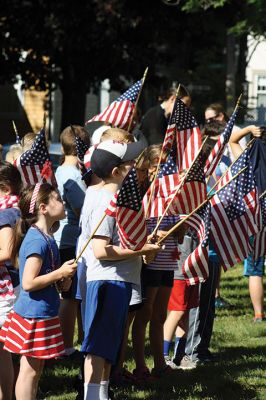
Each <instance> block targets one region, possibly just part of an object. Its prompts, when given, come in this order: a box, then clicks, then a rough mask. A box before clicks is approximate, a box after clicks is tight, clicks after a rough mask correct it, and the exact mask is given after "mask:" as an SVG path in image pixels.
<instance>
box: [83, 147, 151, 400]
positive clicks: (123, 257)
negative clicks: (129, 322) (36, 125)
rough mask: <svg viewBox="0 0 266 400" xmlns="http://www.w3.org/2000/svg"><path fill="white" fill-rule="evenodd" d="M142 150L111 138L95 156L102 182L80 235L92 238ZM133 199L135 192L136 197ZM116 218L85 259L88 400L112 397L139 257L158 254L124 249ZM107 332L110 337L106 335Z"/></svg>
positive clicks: (96, 187)
mask: <svg viewBox="0 0 266 400" xmlns="http://www.w3.org/2000/svg"><path fill="white" fill-rule="evenodd" d="M142 150H143V146H142V145H141V144H140V143H138V142H135V143H120V142H115V141H113V140H107V141H105V142H102V143H100V144H99V145H98V147H97V148H96V149H95V150H94V152H93V154H92V157H91V169H92V172H93V173H94V174H96V175H97V176H98V177H99V178H101V179H102V181H101V182H100V183H99V184H97V185H94V186H91V187H89V188H88V189H87V191H90V201H88V202H87V204H86V211H85V212H86V213H87V223H86V224H85V226H82V230H83V232H82V234H83V235H84V234H85V235H86V236H87V237H90V235H91V233H92V232H93V230H94V228H95V227H96V225H97V224H98V222H99V221H100V220H101V218H102V216H103V214H104V212H105V210H106V208H107V207H108V206H109V204H110V201H111V200H112V198H113V196H114V194H115V193H116V192H117V190H118V189H119V188H120V187H121V185H122V182H123V180H124V178H125V177H126V175H127V173H128V172H129V171H130V169H131V168H132V166H133V164H134V159H135V158H137V157H138V155H139V154H140V153H141V151H142ZM132 195H133V194H132ZM119 244H120V243H119V237H118V233H117V228H116V221H115V218H112V217H109V216H106V217H105V218H104V220H103V222H102V224H101V225H100V226H99V228H98V230H97V232H96V234H95V235H94V238H93V240H92V241H91V242H90V244H89V245H88V247H87V248H86V250H85V252H84V254H83V257H84V262H86V265H87V297H86V312H85V323H84V341H83V344H82V349H81V350H82V351H83V352H84V353H85V354H86V358H85V366H84V372H85V384H84V393H85V396H84V399H90V400H96V399H97V400H98V399H101V400H104V399H108V380H109V374H110V368H111V364H115V361H116V358H117V355H118V351H119V347H120V344H121V341H122V337H123V333H124V327H125V322H126V318H127V313H128V305H129V301H130V297H131V284H137V283H138V282H139V276H138V274H139V270H140V268H139V263H141V257H140V256H141V255H147V254H150V253H153V252H157V251H158V250H159V247H158V246H157V245H152V244H146V245H145V246H144V247H143V248H142V249H141V250H138V251H133V250H129V249H122V248H121V247H120V246H119ZM107 333H108V334H107Z"/></svg>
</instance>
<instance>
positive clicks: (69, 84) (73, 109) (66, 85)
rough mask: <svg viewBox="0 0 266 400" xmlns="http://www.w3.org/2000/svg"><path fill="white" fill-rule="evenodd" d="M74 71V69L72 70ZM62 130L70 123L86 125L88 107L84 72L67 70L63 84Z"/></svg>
mask: <svg viewBox="0 0 266 400" xmlns="http://www.w3.org/2000/svg"><path fill="white" fill-rule="evenodd" d="M72 72H73V71H72ZM61 91H62V117H61V131H62V130H63V129H64V128H65V127H66V126H68V125H69V124H76V125H82V126H83V125H84V123H85V107H86V95H87V90H86V79H85V77H83V74H79V73H78V71H75V73H69V70H67V71H65V73H64V75H63V81H62V84H61Z"/></svg>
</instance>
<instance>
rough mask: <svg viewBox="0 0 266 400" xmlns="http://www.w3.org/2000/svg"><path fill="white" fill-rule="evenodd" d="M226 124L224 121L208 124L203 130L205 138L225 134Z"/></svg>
mask: <svg viewBox="0 0 266 400" xmlns="http://www.w3.org/2000/svg"><path fill="white" fill-rule="evenodd" d="M225 126H226V123H225V122H224V121H217V120H215V119H214V120H212V121H210V122H208V123H206V124H205V125H204V127H203V130H202V135H203V136H218V135H221V133H223V131H224V128H225Z"/></svg>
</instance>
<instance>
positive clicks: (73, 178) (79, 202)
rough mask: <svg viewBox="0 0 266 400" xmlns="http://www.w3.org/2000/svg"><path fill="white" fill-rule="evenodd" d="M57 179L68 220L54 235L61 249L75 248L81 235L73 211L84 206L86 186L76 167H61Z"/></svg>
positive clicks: (64, 221)
mask: <svg viewBox="0 0 266 400" xmlns="http://www.w3.org/2000/svg"><path fill="white" fill-rule="evenodd" d="M55 177H56V180H57V184H58V190H59V192H60V195H61V197H62V199H63V200H64V202H65V211H66V218H65V219H63V220H61V221H60V227H59V229H58V231H57V232H56V233H55V234H54V237H55V240H56V242H57V245H58V247H59V248H60V249H66V248H69V247H75V246H76V241H77V238H78V235H79V217H77V216H76V214H75V213H74V211H73V209H80V210H81V208H82V206H83V202H84V198H85V191H86V186H85V184H84V182H83V181H82V179H81V178H82V177H81V173H80V171H79V169H78V168H77V167H75V166H74V165H61V166H60V167H58V168H57V170H56V173H55Z"/></svg>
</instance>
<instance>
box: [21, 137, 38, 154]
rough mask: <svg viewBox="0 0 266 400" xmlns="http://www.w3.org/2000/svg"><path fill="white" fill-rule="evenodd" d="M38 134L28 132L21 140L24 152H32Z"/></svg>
mask: <svg viewBox="0 0 266 400" xmlns="http://www.w3.org/2000/svg"><path fill="white" fill-rule="evenodd" d="M36 136H37V134H36V133H34V132H28V133H26V135H24V136H23V138H22V139H21V146H22V152H23V153H24V151H27V150H30V148H31V146H32V145H33V143H34V140H35V139H36Z"/></svg>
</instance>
